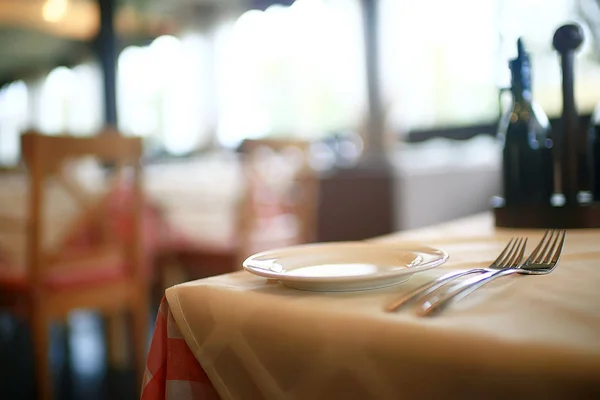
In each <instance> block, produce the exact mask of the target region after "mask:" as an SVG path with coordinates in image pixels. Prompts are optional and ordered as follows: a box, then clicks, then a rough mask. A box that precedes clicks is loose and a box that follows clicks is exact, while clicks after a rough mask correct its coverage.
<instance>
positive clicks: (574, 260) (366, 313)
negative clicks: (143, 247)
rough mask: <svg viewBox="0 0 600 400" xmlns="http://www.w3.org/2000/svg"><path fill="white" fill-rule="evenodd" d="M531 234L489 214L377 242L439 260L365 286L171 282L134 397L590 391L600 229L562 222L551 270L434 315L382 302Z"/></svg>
mask: <svg viewBox="0 0 600 400" xmlns="http://www.w3.org/2000/svg"><path fill="white" fill-rule="evenodd" d="M542 234H543V232H542V231H540V230H527V231H525V230H522V231H515V230H509V229H496V228H495V227H494V226H493V219H492V216H491V214H489V213H487V214H483V215H477V216H474V217H470V218H467V219H463V220H459V221H455V222H452V223H447V224H442V225H438V226H435V227H431V228H426V229H421V230H416V231H408V232H402V233H397V234H393V235H388V236H385V237H381V238H376V239H374V240H376V241H380V242H385V243H390V244H397V245H398V246H401V245H402V246H410V244H411V243H424V244H429V245H432V246H437V247H440V248H443V249H445V250H447V251H448V252H449V253H450V259H449V261H448V262H447V263H446V264H445V265H444V266H442V267H440V268H436V269H434V270H431V271H429V272H424V273H421V274H418V275H415V276H414V277H413V278H411V279H410V280H409V281H408V282H407V283H406V284H403V285H401V286H396V287H392V288H386V289H379V290H373V291H364V292H354V293H311V292H301V291H295V290H293V289H288V288H285V287H283V286H281V285H279V284H277V283H272V282H268V281H266V280H265V279H261V278H259V277H255V276H253V275H251V274H248V273H246V272H236V273H232V274H227V275H221V276H217V277H213V278H208V279H203V280H198V281H193V282H188V283H185V284H181V285H177V286H174V287H172V288H169V289H168V290H167V291H166V296H165V300H164V302H163V305H162V307H161V313H159V316H158V318H157V325H156V331H155V335H154V341H153V343H152V346H151V349H150V354H149V358H148V371H147V375H146V379H145V381H144V386H143V388H144V390H143V394H142V399H159V398H160V399H163V398H168V399H174V398H178V399H192V398H194V399H214V398H223V399H246V398H252V399H254V398H266V399H280V398H293V399H330V398H344V399H346V398H350V399H352V398H356V399H365V398H376V399H396V398H399V397H402V398H414V399H422V398H440V397H443V398H448V397H450V398H454V397H456V398H458V397H460V398H465V397H467V398H486V399H489V398H515V397H517V398H523V397H527V398H542V397H543V398H545V399H555V398H556V399H558V398H561V399H562V398H564V399H571V398H599V396H600V307H599V306H600V290H599V288H600V231H599V230H587V231H575V230H574V231H570V232H569V234H568V237H567V242H566V245H565V246H566V247H565V251H564V252H563V256H562V258H561V262H560V265H559V267H558V268H557V269H556V270H555V271H554V272H553V273H552V274H550V275H547V276H535V277H534V276H529V277H527V276H513V277H510V278H509V277H507V278H504V279H500V280H497V281H495V282H494V283H491V284H489V285H487V286H486V287H485V288H482V289H480V290H478V291H476V292H474V293H473V294H471V295H469V296H468V297H467V298H465V299H464V300H462V301H461V302H459V303H456V304H454V305H452V306H451V307H450V308H448V309H447V310H446V311H445V312H444V313H443V314H442V315H440V316H437V317H435V318H418V317H416V316H415V315H414V314H413V313H411V312H410V310H405V311H402V312H398V313H395V314H388V313H384V312H383V311H382V309H383V307H384V305H385V304H387V303H388V302H389V301H391V300H393V299H395V298H396V297H398V296H399V295H401V294H402V293H405V292H407V291H408V290H411V289H412V288H414V287H416V286H418V285H420V284H422V283H423V282H425V281H427V280H430V279H433V278H435V277H437V276H439V275H442V274H444V273H446V272H448V271H451V270H457V269H464V268H470V267H475V266H484V265H486V264H488V263H489V262H490V261H491V260H492V259H494V258H495V257H496V256H497V254H499V252H500V251H501V249H502V248H503V247H504V245H505V243H506V242H507V241H508V239H509V238H510V237H512V236H515V235H520V236H527V237H529V238H530V246H529V249H528V250H529V251H531V249H532V248H533V247H532V246H533V244H534V243H537V241H538V240H539V239H540V238H541V236H542ZM165 331H167V334H166V337H167V339H164V338H165ZM168 332H171V335H169V334H168ZM161 338H162V339H161ZM174 338H176V339H174ZM172 340H175V341H172ZM184 342H185V345H184V344H183V343H184ZM182 369H183V370H184V371H185V373H178V372H177V371H178V370H179V371H181V370H182ZM161 371H166V373H165V372H161ZM188 382H189V383H188ZM186 385H187V387H186ZM174 387H178V388H179V389H170V388H174ZM182 387H185V389H182ZM192 387H194V388H195V389H193V388H192Z"/></svg>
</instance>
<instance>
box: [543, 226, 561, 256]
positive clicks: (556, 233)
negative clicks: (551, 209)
mask: <svg viewBox="0 0 600 400" xmlns="http://www.w3.org/2000/svg"><path fill="white" fill-rule="evenodd" d="M552 234H553V237H554V240H552V246H550V248H549V249H548V252H547V253H546V256H545V257H544V259H543V261H542V263H544V264H548V263H549V262H550V260H551V259H552V257H553V256H554V248H555V247H556V245H557V244H558V239H559V238H560V231H554V232H552ZM548 244H550V241H549V242H548Z"/></svg>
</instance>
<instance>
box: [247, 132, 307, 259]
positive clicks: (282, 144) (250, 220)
mask: <svg viewBox="0 0 600 400" xmlns="http://www.w3.org/2000/svg"><path fill="white" fill-rule="evenodd" d="M309 151H310V142H307V141H300V140H274V139H268V140H246V141H244V143H243V144H242V154H243V173H244V176H245V179H244V180H245V193H244V195H243V196H242V204H241V207H240V211H241V212H240V213H239V224H238V232H239V240H240V249H239V250H240V254H239V256H240V258H241V259H242V260H243V259H244V258H246V257H248V256H250V255H251V254H253V253H255V252H258V251H263V250H268V249H270V248H274V247H282V246H290V245H296V244H303V243H309V242H311V241H313V240H314V234H315V227H316V223H315V222H316V221H315V217H316V207H317V183H318V182H317V179H316V176H315V173H314V171H313V170H312V168H311V167H310V164H309Z"/></svg>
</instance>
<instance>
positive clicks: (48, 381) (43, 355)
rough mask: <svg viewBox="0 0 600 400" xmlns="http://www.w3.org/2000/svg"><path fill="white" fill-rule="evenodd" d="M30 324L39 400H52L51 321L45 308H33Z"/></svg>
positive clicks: (37, 306)
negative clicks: (49, 331) (49, 332)
mask: <svg viewBox="0 0 600 400" xmlns="http://www.w3.org/2000/svg"><path fill="white" fill-rule="evenodd" d="M30 322H31V338H32V340H33V355H34V358H35V359H34V368H35V379H36V386H37V393H38V399H40V400H51V399H52V398H53V392H52V390H53V388H52V375H51V373H50V338H49V334H48V330H49V326H48V324H49V322H50V321H49V318H48V315H47V313H46V312H45V311H44V309H43V307H41V306H39V305H34V306H33V310H32V313H31V319H30Z"/></svg>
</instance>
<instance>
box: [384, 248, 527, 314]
mask: <svg viewBox="0 0 600 400" xmlns="http://www.w3.org/2000/svg"><path fill="white" fill-rule="evenodd" d="M526 245H527V239H526V238H525V239H524V238H520V237H517V238H512V239H510V240H509V241H508V243H507V244H506V247H504V250H502V252H501V253H500V255H499V256H498V258H496V259H495V260H494V261H493V262H492V263H491V264H490V265H489V266H488V267H486V268H473V269H469V270H466V271H457V272H450V273H449V274H446V275H444V276H441V277H439V278H437V279H436V280H434V281H432V282H427V283H426V284H424V285H422V286H419V287H418V288H416V289H414V290H412V291H410V292H409V293H407V294H406V295H404V296H402V297H401V298H399V299H397V300H394V301H393V302H392V303H390V304H389V305H387V306H386V308H385V311H387V312H393V311H396V310H398V309H399V308H400V307H402V306H404V305H405V304H408V303H411V302H413V301H415V300H418V299H420V298H422V297H424V296H426V295H428V294H430V293H432V292H434V291H435V290H436V289H438V288H440V287H442V286H444V285H445V284H447V283H450V282H452V281H453V280H455V279H457V278H460V277H462V276H466V275H471V274H481V273H484V272H494V271H495V270H504V269H508V268H515V267H517V266H518V265H519V263H520V262H521V260H522V259H523V254H524V253H525V246H526Z"/></svg>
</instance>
